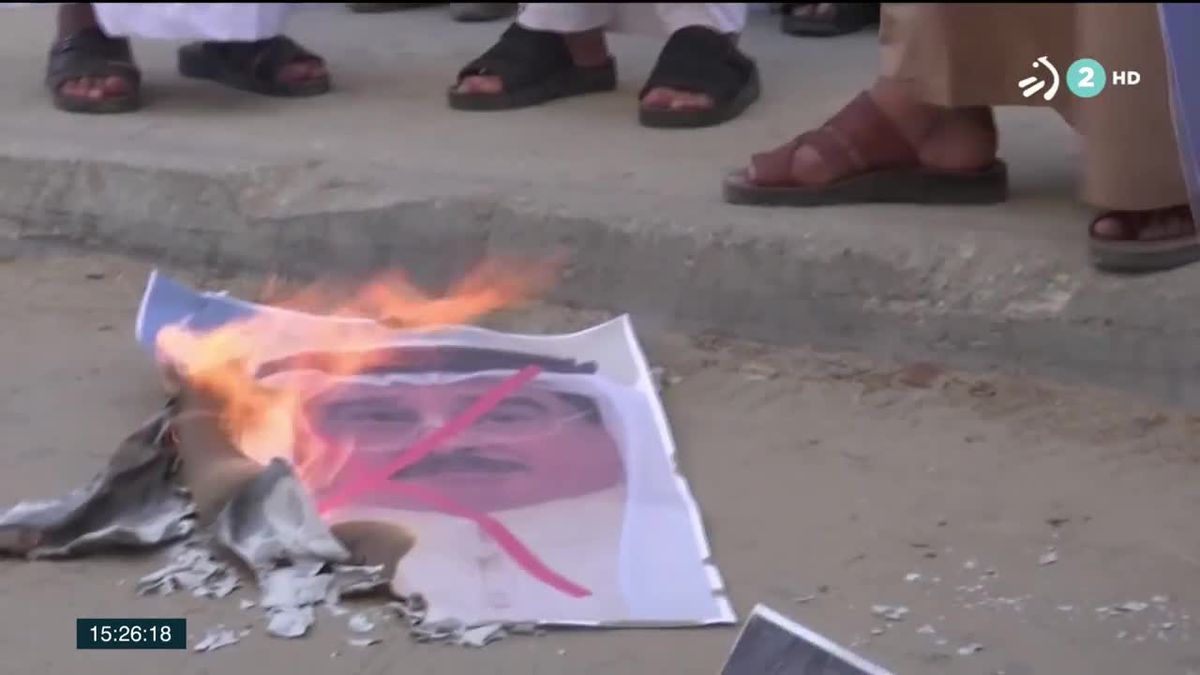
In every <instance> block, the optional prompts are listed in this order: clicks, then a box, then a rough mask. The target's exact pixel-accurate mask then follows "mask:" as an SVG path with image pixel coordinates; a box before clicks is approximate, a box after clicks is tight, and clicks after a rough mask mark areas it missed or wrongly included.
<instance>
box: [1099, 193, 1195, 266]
mask: <svg viewBox="0 0 1200 675" xmlns="http://www.w3.org/2000/svg"><path fill="white" fill-rule="evenodd" d="M1106 218H1115V219H1116V220H1117V222H1119V223H1120V224H1121V230H1122V232H1121V236H1120V237H1107V236H1100V235H1098V234H1097V232H1096V224H1097V223H1099V222H1100V221H1101V220H1103V219H1106ZM1181 223H1188V224H1190V227H1171V225H1178V224H1181ZM1155 230H1158V232H1157V233H1156V232H1155ZM1185 230H1186V231H1185ZM1088 240H1089V244H1090V247H1091V251H1092V262H1093V264H1095V265H1096V267H1097V268H1098V269H1101V270H1104V271H1106V272H1122V273H1146V272H1161V271H1164V270H1169V269H1173V268H1176V267H1182V266H1183V265H1187V264H1190V263H1194V262H1196V261H1197V260H1200V237H1198V236H1197V233H1196V225H1195V221H1194V219H1193V218H1192V210H1191V208H1189V207H1188V206H1187V205H1182V206H1172V207H1169V208H1165V209H1154V210H1151V211H1108V212H1105V213H1102V214H1100V215H1099V216H1097V217H1096V219H1095V220H1093V221H1092V224H1091V225H1090V226H1088Z"/></svg>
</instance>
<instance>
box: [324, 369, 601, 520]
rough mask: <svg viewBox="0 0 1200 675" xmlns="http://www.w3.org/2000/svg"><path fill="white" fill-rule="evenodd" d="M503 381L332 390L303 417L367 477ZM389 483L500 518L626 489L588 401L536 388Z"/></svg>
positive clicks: (345, 386) (490, 379)
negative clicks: (516, 510) (517, 511)
mask: <svg viewBox="0 0 1200 675" xmlns="http://www.w3.org/2000/svg"><path fill="white" fill-rule="evenodd" d="M501 380H502V378H497V377H494V376H490V377H471V378H468V379H462V380H458V381H455V382H443V383H438V384H424V383H422V384H413V383H410V382H397V381H393V382H379V383H375V382H351V383H345V384H338V385H335V386H334V387H332V388H329V389H326V390H325V391H323V392H322V393H321V394H319V395H318V396H316V397H315V398H313V399H311V400H310V401H309V403H308V405H307V406H306V417H307V419H308V422H309V424H310V425H311V428H312V429H313V430H314V431H315V432H316V433H317V436H318V437H319V438H320V439H321V444H322V445H323V446H324V447H325V448H326V449H331V448H332V449H334V450H333V451H334V452H342V453H344V454H349V455H350V459H349V464H350V465H357V466H359V467H362V468H365V469H367V470H370V469H371V468H372V467H383V466H385V465H388V464H392V463H393V462H395V461H396V460H397V459H398V458H399V457H400V456H401V455H402V454H403V453H405V452H406V451H407V450H408V449H409V448H410V447H411V446H412V445H413V444H414V443H416V442H417V441H418V440H420V439H421V438H423V437H425V436H427V435H428V434H430V433H432V432H433V431H435V430H437V429H439V428H441V427H443V426H445V425H447V424H453V423H454V421H455V420H457V419H458V418H459V417H460V416H461V415H462V414H463V413H464V412H465V411H466V410H467V409H468V408H470V407H471V406H472V405H473V404H475V403H476V402H477V401H479V399H480V397H483V396H485V395H486V394H487V393H488V392H489V391H491V390H492V389H493V388H495V387H496V386H497V385H498V384H499V383H500V382H501ZM327 451H328V450H327ZM391 479H392V480H393V481H395V482H396V483H398V484H399V485H404V484H414V485H419V486H421V487H423V488H427V489H431V490H434V491H436V492H437V493H439V494H440V495H442V496H444V497H445V498H447V499H450V500H452V501H454V502H456V503H458V504H460V505H462V506H464V507H466V508H470V509H474V510H480V511H502V510H506V509H512V508H518V507H522V506H531V505H535V504H540V503H545V502H550V501H554V500H558V499H568V498H572V497H580V496H584V495H588V494H592V493H595V492H599V491H602V490H605V489H607V488H610V487H613V486H615V485H617V484H619V483H621V482H622V481H623V480H624V469H623V465H622V461H621V455H620V451H619V450H618V447H617V444H616V442H615V441H614V440H613V438H612V436H610V435H609V433H608V431H607V430H606V429H605V427H604V424H603V421H602V419H601V416H600V413H599V410H598V408H597V406H596V405H595V403H594V401H593V400H592V399H591V398H589V397H586V396H581V395H577V394H568V393H564V392H558V391H554V390H552V389H551V388H549V386H548V385H547V384H546V383H544V382H541V381H539V380H534V381H533V382H530V383H528V384H526V385H525V386H524V387H522V388H521V389H519V390H518V391H516V392H515V393H513V394H511V395H509V396H508V397H506V398H504V399H503V400H501V401H500V402H499V403H498V404H496V405H495V406H494V407H492V408H491V409H489V410H487V412H485V413H484V414H483V415H482V416H481V417H479V418H478V419H477V420H476V421H475V422H474V423H472V424H470V425H469V426H468V427H466V428H464V429H462V430H461V431H459V432H458V433H456V434H454V435H452V436H451V437H450V438H449V439H448V440H447V441H446V442H444V443H443V444H441V445H439V446H437V447H435V448H434V449H433V450H432V451H431V452H430V453H429V454H428V455H426V456H425V457H424V458H423V459H421V460H419V461H417V462H416V463H414V464H411V465H409V466H407V467H405V468H403V469H402V470H400V471H399V472H397V473H395V474H393V476H392V477H391ZM334 482H335V484H336V478H335V480H334ZM371 501H372V502H375V503H379V501H378V500H377V499H375V498H372V499H371ZM402 501H404V500H402V499H397V500H392V499H388V502H389V503H397V502H402ZM404 506H405V507H409V508H421V507H422V505H421V504H417V503H405V504H404Z"/></svg>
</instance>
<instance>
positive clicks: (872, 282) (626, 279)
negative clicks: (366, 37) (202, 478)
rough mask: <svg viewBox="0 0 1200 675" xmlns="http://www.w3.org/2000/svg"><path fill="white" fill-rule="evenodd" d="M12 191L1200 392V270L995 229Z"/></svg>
mask: <svg viewBox="0 0 1200 675" xmlns="http://www.w3.org/2000/svg"><path fill="white" fill-rule="evenodd" d="M348 176H349V178H348ZM414 182H415V183H417V184H419V187H417V188H414V187H412V185H413V183H414ZM401 184H403V185H404V187H397V185H401ZM0 185H3V186H4V187H3V189H2V190H0V225H3V226H4V227H5V228H6V229H7V230H9V233H10V235H12V236H15V237H17V238H62V239H64V240H68V241H72V242H78V243H83V244H85V245H90V246H97V247H102V248H105V249H109V250H118V251H122V252H129V253H136V254H142V255H149V256H152V257H155V258H159V259H164V260H170V261H172V262H182V263H189V264H202V265H206V266H215V267H217V268H223V269H229V270H237V269H250V270H257V271H274V272H280V273H284V274H288V275H294V276H297V277H301V278H305V277H313V276H316V275H319V274H328V273H330V272H337V273H360V272H365V271H369V270H371V269H375V268H380V267H383V266H401V267H403V268H404V269H406V270H407V271H409V272H410V273H411V274H412V275H413V276H414V278H416V279H417V280H419V281H422V282H424V283H429V284H433V285H437V284H441V283H445V282H446V281H447V280H449V279H452V278H453V277H454V276H455V275H456V274H458V273H460V272H461V271H462V270H463V269H465V268H466V267H467V266H468V265H469V264H471V263H472V262H474V261H476V260H478V259H479V258H480V257H481V256H483V255H486V254H489V253H496V252H506V253H512V252H519V253H524V254H530V253H533V254H544V253H547V252H549V251H551V250H553V249H556V248H560V247H562V248H565V249H566V250H567V251H568V252H569V253H570V255H571V261H572V262H571V264H570V265H569V267H568V268H567V269H566V270H565V273H564V275H563V279H562V282H561V283H560V284H559V285H558V287H557V288H556V289H555V291H554V293H553V296H552V298H551V300H553V301H556V302H559V303H564V304H569V305H578V306H584V307H588V308H594V309H608V310H616V311H629V312H632V313H634V314H635V315H636V316H637V317H638V320H639V321H642V322H648V321H649V322H656V323H657V325H661V326H662V327H668V328H673V329H681V330H686V331H691V332H703V331H711V332H716V333H720V334H726V335H732V336H736V337H743V338H749V339H755V340H763V341H767V342H773V343H782V344H800V343H803V344H810V345H813V346H817V347H820V348H827V349H838V350H855V351H865V352H867V353H872V354H877V355H886V356H889V357H897V358H902V359H932V360H938V361H944V362H946V363H949V364H952V365H956V366H962V367H971V368H978V367H990V366H1004V367H1009V368H1013V367H1015V368H1021V369H1028V370H1030V371H1036V372H1039V373H1042V374H1045V375H1048V376H1053V377H1061V378H1068V379H1075V380H1080V381H1087V382H1093V383H1098V384H1105V385H1113V386H1118V387H1121V388H1124V389H1128V390H1132V391H1135V392H1140V393H1143V394H1149V395H1152V396H1154V397H1157V398H1161V399H1165V400H1168V401H1173V402H1183V403H1191V402H1196V401H1200V377H1198V376H1200V358H1198V351H1200V350H1198V349H1197V346H1196V345H1197V344H1198V343H1197V337H1198V336H1200V318H1198V316H1197V313H1196V312H1194V311H1191V310H1192V308H1194V307H1197V306H1200V304H1198V303H1197V301H1198V300H1200V283H1197V282H1198V281H1200V269H1187V270H1181V271H1177V272H1173V273H1170V274H1165V275H1157V276H1154V277H1146V278H1137V279H1113V278H1106V277H1100V276H1096V275H1095V274H1093V273H1092V272H1091V271H1090V270H1089V269H1088V268H1087V266H1086V263H1085V262H1084V261H1083V260H1082V259H1081V258H1080V259H1073V260H1061V259H1057V257H1056V256H1054V255H1053V254H1052V253H1049V252H1047V247H1045V246H1044V245H1042V243H1040V242H1037V241H1020V240H1014V238H1013V237H1012V236H1000V235H998V234H995V233H988V232H980V231H968V230H961V229H960V230H946V231H940V232H939V233H938V234H937V235H931V234H930V233H929V232H928V231H926V232H923V233H922V232H921V231H917V230H913V229H911V228H905V229H902V230H890V231H887V232H886V233H884V232H883V231H882V230H876V234H870V233H868V234H866V235H864V230H863V228H862V227H859V226H855V225H845V226H841V225H837V226H825V227H815V226H814V227H812V228H800V227H795V226H791V227H782V226H780V224H779V220H780V219H779V216H778V212H775V214H772V215H770V216H764V215H761V214H763V212H762V211H757V210H754V209H741V210H734V209H732V208H731V207H730V208H726V207H715V206H710V205H676V206H674V207H672V208H671V209H669V210H666V211H664V210H663V209H662V205H661V204H659V205H657V207H656V208H657V210H658V212H660V213H667V214H668V215H667V216H665V217H660V218H656V219H653V220H646V219H644V218H642V219H638V218H635V217H632V216H630V215H629V214H630V213H635V212H641V213H645V212H647V210H645V209H642V210H640V211H639V210H638V209H636V208H634V207H633V206H632V205H630V204H629V203H625V202H626V200H625V199H624V198H623V199H622V200H621V202H622V203H621V204H618V205H614V204H612V201H613V200H612V199H611V196H609V198H608V199H607V200H603V199H600V198H599V197H598V196H596V195H586V194H582V193H581V194H580V195H575V196H571V195H566V196H563V195H560V196H559V203H553V202H554V200H551V199H540V200H531V199H529V198H527V197H524V196H515V197H514V196H513V195H522V194H524V193H523V191H521V190H519V189H516V188H517V186H515V185H508V186H505V185H496V184H494V183H492V184H488V185H483V184H479V185H469V186H464V185H463V184H462V183H460V182H441V183H439V181H438V180H437V179H430V178H428V177H425V178H424V179H422V180H417V181H409V182H406V181H404V180H400V179H399V178H397V179H396V183H395V184H392V185H385V184H383V183H380V182H379V180H378V179H377V178H372V177H371V172H370V171H368V170H367V168H366V167H336V168H335V167H330V166H325V165H321V164H319V163H309V164H305V165H301V166H268V167H265V168H264V167H240V168H230V169H228V170H220V171H218V170H213V169H212V168H211V167H210V168H204V169H201V168H188V167H180V166H175V167H164V166H154V165H151V164H150V163H140V162H132V161H128V158H125V159H124V160H123V161H79V160H58V159H45V158H33V157H20V156H14V155H11V154H10V155H9V156H5V157H0ZM439 195H440V196H439ZM637 198H638V197H636V196H631V197H630V199H631V200H636V199H637ZM568 202H570V203H571V204H572V206H571V207H570V208H568V207H567V206H564V203H568ZM825 213H826V214H828V213H833V211H825ZM698 222H700V223H702V224H699V225H698V224H697V223H698ZM897 227H901V226H897ZM947 232H949V234H947Z"/></svg>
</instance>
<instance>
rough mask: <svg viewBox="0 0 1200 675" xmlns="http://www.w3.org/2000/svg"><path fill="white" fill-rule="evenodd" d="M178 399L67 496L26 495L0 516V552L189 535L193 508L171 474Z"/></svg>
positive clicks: (28, 553) (80, 550)
mask: <svg viewBox="0 0 1200 675" xmlns="http://www.w3.org/2000/svg"><path fill="white" fill-rule="evenodd" d="M174 407H175V403H174V402H171V403H170V404H168V405H167V407H166V408H164V409H163V411H162V412H160V413H159V414H158V415H156V416H155V417H154V418H153V419H151V420H150V421H148V422H147V423H146V424H144V425H143V426H142V427H141V428H140V429H138V430H137V431H135V432H134V433H133V434H132V435H130V436H129V438H127V439H125V441H124V442H123V443H122V444H121V446H120V447H119V448H118V449H117V452H116V453H115V454H114V455H113V457H112V459H111V460H110V461H109V464H108V466H107V467H105V469H104V470H103V471H101V472H100V474H99V475H97V476H96V477H95V478H93V479H92V481H91V482H90V483H88V485H86V486H84V487H82V488H79V489H77V490H74V491H72V492H71V493H69V494H68V495H66V496H65V497H62V498H59V499H53V500H45V501H24V502H21V503H19V504H17V505H16V506H13V507H12V508H10V509H9V510H8V511H6V512H4V514H3V515H0V552H5V553H9V554H16V555H22V556H25V557H27V558H56V557H59V558H61V557H69V556H77V555H83V554H86V553H90V552H93V551H96V550H99V549H107V548H114V547H146V546H154V545H158V544H163V543H167V542H171V541H175V540H178V539H182V538H184V537H187V536H188V535H190V534H191V533H192V532H193V531H194V529H195V519H194V517H193V515H194V513H195V510H194V507H193V506H192V500H191V498H190V497H189V495H188V494H187V491H186V490H184V489H183V488H182V487H180V486H179V485H178V484H177V483H176V482H175V481H174V480H173V476H174V473H175V468H176V454H175V447H174V443H173V439H172V437H171V435H170V433H169V426H170V419H171V416H172V414H173V410H174Z"/></svg>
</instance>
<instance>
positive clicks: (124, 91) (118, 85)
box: [101, 75, 130, 96]
mask: <svg viewBox="0 0 1200 675" xmlns="http://www.w3.org/2000/svg"><path fill="white" fill-rule="evenodd" d="M101 89H103V90H104V92H105V93H106V94H108V95H109V96H126V95H128V94H129V93H130V91H129V90H130V86H129V81H128V80H126V79H124V78H121V77H117V76H115V75H109V76H108V77H106V78H104V81H103V84H102V85H101Z"/></svg>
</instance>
